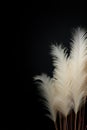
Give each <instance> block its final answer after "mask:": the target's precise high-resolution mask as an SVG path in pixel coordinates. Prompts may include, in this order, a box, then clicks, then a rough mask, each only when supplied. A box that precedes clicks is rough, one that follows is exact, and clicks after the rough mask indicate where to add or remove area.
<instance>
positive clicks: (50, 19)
mask: <svg viewBox="0 0 87 130" xmlns="http://www.w3.org/2000/svg"><path fill="white" fill-rule="evenodd" d="M19 12H20V13H19V15H20V16H19V18H18V19H19V21H20V22H19V29H18V31H17V33H16V34H17V35H16V36H17V37H19V38H18V41H19V42H20V41H21V39H22V38H23V37H24V50H21V52H22V54H23V55H22V56H19V57H18V56H17V57H16V68H17V70H18V73H19V75H20V76H19V77H18V78H20V81H21V82H22V81H24V93H25V97H26V98H25V119H26V124H25V127H26V129H27V130H28V129H29V130H33V129H37V130H39V129H40V130H46V129H47V130H54V124H53V122H52V121H51V120H50V119H48V118H47V117H45V116H44V115H45V114H46V111H45V110H44V109H43V106H42V105H41V104H40V103H39V101H38V99H39V96H38V92H37V89H36V86H35V85H34V84H33V80H32V77H33V76H35V75H38V74H41V73H47V74H48V75H50V76H52V71H53V66H52V59H51V57H50V54H49V53H50V44H51V43H55V42H57V43H63V44H64V45H65V46H67V47H69V42H70V38H71V31H72V29H73V28H76V27H78V26H81V27H83V28H86V29H87V13H86V3H85V1H77V2H76V1H65V2H64V1H63V0H61V1H32V3H31V4H29V7H28V8H23V10H21V9H20V11H19ZM16 49H17V48H16ZM17 52H18V50H17ZM18 53H19V52H18ZM19 55H21V53H20V54H19ZM20 57H21V58H20ZM23 57H24V61H23ZM21 61H22V65H23V64H24V74H23V71H22V67H23V66H22V67H21V65H20V62H21ZM86 124H87V123H86Z"/></svg>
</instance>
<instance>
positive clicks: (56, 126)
mask: <svg viewBox="0 0 87 130" xmlns="http://www.w3.org/2000/svg"><path fill="white" fill-rule="evenodd" d="M54 124H55V129H56V130H58V127H57V121H55V123H54Z"/></svg>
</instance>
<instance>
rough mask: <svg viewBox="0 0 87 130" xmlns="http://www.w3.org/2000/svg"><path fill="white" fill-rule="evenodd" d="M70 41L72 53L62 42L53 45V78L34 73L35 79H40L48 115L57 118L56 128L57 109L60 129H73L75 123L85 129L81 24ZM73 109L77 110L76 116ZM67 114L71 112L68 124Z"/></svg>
mask: <svg viewBox="0 0 87 130" xmlns="http://www.w3.org/2000/svg"><path fill="white" fill-rule="evenodd" d="M70 45H71V52H70V55H69V56H68V54H67V49H66V48H62V46H61V45H59V46H58V45H52V46H51V55H52V58H53V65H54V71H53V77H52V78H50V77H49V76H47V75H46V74H42V75H40V76H35V77H34V80H36V81H38V87H39V90H41V95H42V96H43V97H44V98H45V100H43V102H44V105H45V107H46V109H48V110H49V111H50V114H49V115H48V116H49V118H51V119H52V120H53V121H54V124H55V129H56V130H58V127H57V122H56V119H57V112H59V113H60V114H59V119H60V121H59V122H60V129H59V130H73V128H72V127H74V130H84V112H85V102H86V97H87V33H86V31H84V29H81V28H80V27H79V28H77V29H76V30H75V31H74V33H73V36H72V41H71V43H70ZM82 106H83V108H82ZM81 108H82V109H81ZM72 111H74V115H75V116H73V112H72ZM78 113H79V115H78V120H77V114H78ZM68 115H70V121H69V122H70V123H69V124H68ZM81 117H82V119H81ZM62 119H63V120H62ZM73 121H74V123H73ZM81 122H82V124H81ZM73 124H74V126H73Z"/></svg>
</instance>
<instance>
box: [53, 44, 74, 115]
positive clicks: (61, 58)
mask: <svg viewBox="0 0 87 130" xmlns="http://www.w3.org/2000/svg"><path fill="white" fill-rule="evenodd" d="M51 48H52V51H51V54H52V56H53V65H54V66H55V69H54V74H53V77H54V78H55V79H56V80H55V87H56V89H57V97H56V100H55V104H57V110H58V111H59V112H61V113H62V114H63V115H64V116H65V117H67V115H68V113H69V111H70V109H72V106H73V102H72V98H71V90H70V84H71V77H70V73H71V71H70V61H69V58H67V53H66V48H64V49H63V48H62V46H61V45H60V46H55V45H52V47H51Z"/></svg>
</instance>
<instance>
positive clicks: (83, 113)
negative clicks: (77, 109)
mask: <svg viewBox="0 0 87 130" xmlns="http://www.w3.org/2000/svg"><path fill="white" fill-rule="evenodd" d="M85 100H86V98H85V99H84V104H83V108H82V130H84V115H85Z"/></svg>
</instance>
